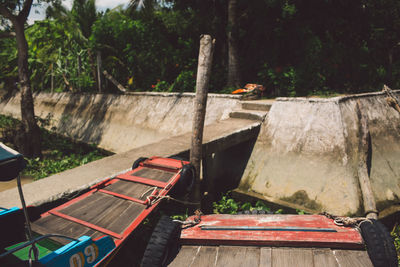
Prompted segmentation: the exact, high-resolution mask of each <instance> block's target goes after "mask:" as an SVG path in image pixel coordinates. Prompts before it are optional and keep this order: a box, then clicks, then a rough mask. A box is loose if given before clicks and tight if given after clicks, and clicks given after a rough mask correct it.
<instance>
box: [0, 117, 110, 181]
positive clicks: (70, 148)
mask: <svg viewBox="0 0 400 267" xmlns="http://www.w3.org/2000/svg"><path fill="white" fill-rule="evenodd" d="M19 123H20V121H19V120H16V119H14V118H11V117H8V116H4V115H0V133H1V136H0V141H1V142H3V143H5V144H6V145H8V146H10V147H12V148H15V146H14V144H13V142H12V136H13V134H14V131H15V129H17V127H16V126H17V125H18V124H19ZM47 123H48V122H47ZM45 124H46V122H45V121H43V120H39V125H42V126H44V125H45ZM41 134H42V135H41V138H42V154H43V157H42V158H26V160H27V167H26V168H25V170H24V171H23V172H22V175H23V176H29V177H32V178H33V179H34V180H38V179H41V178H44V177H48V176H50V175H53V174H56V173H59V172H62V171H65V170H68V169H72V168H75V167H78V166H81V165H84V164H86V163H89V162H91V161H95V160H98V159H101V158H103V157H105V156H108V155H110V154H111V153H109V152H106V151H104V150H101V149H98V148H97V147H96V146H94V145H88V144H85V143H81V142H75V141H73V140H71V139H69V138H67V137H64V136H61V135H59V134H56V133H54V132H50V131H48V130H46V129H45V128H43V127H41ZM17 150H18V149H17Z"/></svg>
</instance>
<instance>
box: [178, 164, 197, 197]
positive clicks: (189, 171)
mask: <svg viewBox="0 0 400 267" xmlns="http://www.w3.org/2000/svg"><path fill="white" fill-rule="evenodd" d="M195 171H196V170H195V169H194V167H193V165H192V164H186V165H183V167H182V172H181V177H180V178H179V181H178V182H177V184H176V185H175V190H174V193H175V194H176V195H177V196H184V195H186V194H188V193H190V192H191V191H192V190H193V187H194V183H195Z"/></svg>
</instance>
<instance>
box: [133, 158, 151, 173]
mask: <svg viewBox="0 0 400 267" xmlns="http://www.w3.org/2000/svg"><path fill="white" fill-rule="evenodd" d="M146 159H148V158H145V157H140V158H138V159H137V160H135V162H134V163H133V164H132V170H134V169H136V168H137V167H139V164H140V163H141V162H143V161H145V160H146Z"/></svg>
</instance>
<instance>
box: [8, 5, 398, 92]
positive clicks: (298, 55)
mask: <svg viewBox="0 0 400 267" xmlns="http://www.w3.org/2000/svg"><path fill="white" fill-rule="evenodd" d="M137 2H138V1H132V3H137ZM144 2H145V5H144V7H142V8H141V9H136V6H135V5H131V6H130V7H129V8H127V9H121V8H116V9H113V10H107V11H105V12H102V13H97V12H96V9H95V1H93V0H75V1H74V5H73V8H72V10H67V9H65V8H64V7H62V5H61V4H60V1H53V4H52V5H50V8H49V9H48V10H47V14H48V19H46V20H44V21H40V22H36V23H35V24H33V25H31V26H29V27H28V28H27V29H26V35H27V40H28V44H29V65H30V69H31V79H32V87H33V89H34V90H35V91H50V90H54V91H63V90H70V91H74V92H79V91H81V92H90V91H97V90H98V87H97V85H96V83H97V77H96V68H97V65H96V64H97V63H96V62H97V60H96V58H97V56H98V55H100V56H101V59H102V67H103V69H104V70H107V71H108V72H109V73H110V74H111V75H112V76H113V77H115V78H116V80H118V81H119V82H120V83H121V84H123V85H124V86H126V87H128V89H129V90H131V91H193V90H194V85H195V74H196V67H197V63H196V62H197V53H198V43H199V36H200V34H203V33H208V34H211V35H212V36H213V37H214V38H215V39H216V47H215V53H214V67H213V74H212V78H211V85H210V90H211V91H212V92H230V90H231V89H232V88H227V87H226V85H227V69H228V33H231V32H234V33H235V38H236V40H237V46H238V51H239V52H238V55H237V56H238V58H239V60H238V62H239V64H240V68H239V69H240V77H241V84H242V85H243V84H244V83H248V82H256V83H260V84H264V85H265V86H266V87H267V90H268V93H269V95H270V96H285V95H290V96H302V95H310V94H330V93H332V92H337V93H355V92H365V91H371V90H377V89H380V87H381V86H382V84H383V83H386V84H388V85H389V86H391V87H399V85H400V84H399V83H400V65H399V61H398V58H399V53H398V52H399V49H398V47H399V45H398V44H399V41H400V38H399V37H400V36H397V35H400V2H399V1H395V0H384V1H371V0H355V1H332V0H323V1H319V0H318V1H317V0H311V1H310V0H307V1H304V0H263V1H244V0H236V1H234V2H235V3H236V14H235V15H236V20H237V22H236V24H235V25H234V26H235V28H234V29H233V28H232V27H233V26H232V25H231V24H230V23H228V15H229V14H228V4H229V2H233V1H232V0H219V1H211V0H204V1H197V0H191V1H182V0H175V1H150V0H148V1H144ZM4 30H5V31H8V30H10V29H7V27H5V28H4ZM0 46H1V50H0V82H3V84H4V85H5V87H6V88H10V87H11V86H13V85H14V84H15V82H16V81H17V68H16V65H17V64H16V61H17V52H16V44H15V40H14V38H2V39H0ZM103 90H105V91H106V92H117V89H116V88H115V87H114V86H113V85H112V84H111V83H109V84H108V85H106V86H105V88H104V89H103Z"/></svg>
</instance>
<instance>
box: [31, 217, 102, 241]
mask: <svg viewBox="0 0 400 267" xmlns="http://www.w3.org/2000/svg"><path fill="white" fill-rule="evenodd" d="M36 226H39V227H36ZM32 227H33V228H35V232H36V231H37V233H39V234H59V235H65V236H68V237H71V238H79V237H80V236H82V235H89V236H92V235H94V234H96V233H98V232H97V231H94V230H93V231H91V229H90V228H88V227H85V226H83V225H80V224H77V223H74V222H71V221H68V220H65V219H63V218H59V217H56V216H54V215H49V216H46V217H44V218H41V219H39V220H37V221H35V222H34V223H32ZM41 229H46V231H42V230H41ZM89 231H91V234H88V232H89ZM65 242H66V241H63V242H62V243H63V244H66V243H65Z"/></svg>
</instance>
